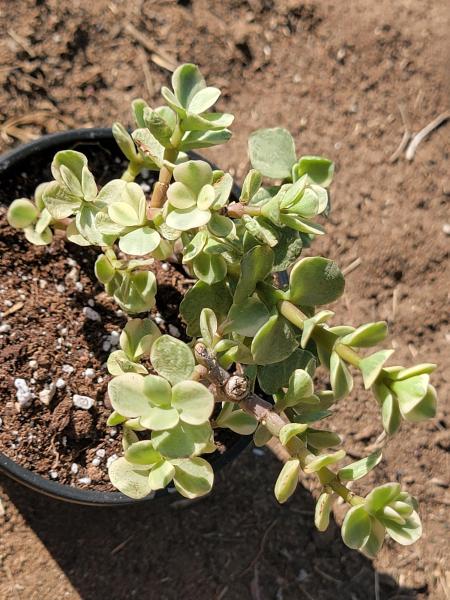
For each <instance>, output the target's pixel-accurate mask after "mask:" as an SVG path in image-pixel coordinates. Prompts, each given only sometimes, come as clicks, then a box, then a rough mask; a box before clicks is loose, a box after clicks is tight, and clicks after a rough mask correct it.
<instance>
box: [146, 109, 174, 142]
mask: <svg viewBox="0 0 450 600" xmlns="http://www.w3.org/2000/svg"><path fill="white" fill-rule="evenodd" d="M169 110H170V109H169ZM143 119H144V125H143V127H144V126H145V127H148V129H149V130H150V133H151V134H152V135H153V136H154V137H155V138H156V139H157V140H158V142H159V143H160V144H162V145H163V146H164V147H165V148H170V147H171V143H170V138H171V136H172V133H173V128H172V127H171V126H170V124H169V123H168V122H167V120H166V119H165V118H164V116H163V115H161V114H159V113H158V112H156V111H154V110H152V109H151V108H150V107H149V106H146V107H145V108H144V112H143Z"/></svg>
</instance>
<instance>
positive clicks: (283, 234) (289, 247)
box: [272, 227, 303, 272]
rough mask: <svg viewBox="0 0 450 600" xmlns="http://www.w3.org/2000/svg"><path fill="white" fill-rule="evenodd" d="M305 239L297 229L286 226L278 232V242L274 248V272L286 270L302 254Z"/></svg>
mask: <svg viewBox="0 0 450 600" xmlns="http://www.w3.org/2000/svg"><path fill="white" fill-rule="evenodd" d="M302 249H303V241H302V239H301V237H300V235H299V233H298V232H297V231H294V230H293V229H289V228H288V227H284V228H283V229H280V230H279V232H278V243H277V245H276V246H275V247H274V248H273V253H274V258H273V259H274V262H273V266H272V271H273V272H279V271H286V270H287V269H288V268H289V267H290V266H291V265H292V264H293V263H294V262H295V261H296V260H297V259H298V257H299V256H300V254H301V252H302Z"/></svg>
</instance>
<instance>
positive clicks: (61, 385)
mask: <svg viewBox="0 0 450 600" xmlns="http://www.w3.org/2000/svg"><path fill="white" fill-rule="evenodd" d="M55 385H56V387H57V388H58V390H62V389H63V388H65V387H66V382H65V381H64V379H62V377H59V378H58V379H57V380H56V383H55Z"/></svg>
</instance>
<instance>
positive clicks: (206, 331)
mask: <svg viewBox="0 0 450 600" xmlns="http://www.w3.org/2000/svg"><path fill="white" fill-rule="evenodd" d="M200 331H201V334H202V338H203V341H204V342H205V344H206V346H208V348H212V347H213V344H214V338H215V336H216V334H217V318H216V315H215V314H214V311H213V310H211V309H210V308H204V309H203V310H202V312H201V313H200Z"/></svg>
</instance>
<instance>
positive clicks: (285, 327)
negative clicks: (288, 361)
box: [251, 315, 298, 365]
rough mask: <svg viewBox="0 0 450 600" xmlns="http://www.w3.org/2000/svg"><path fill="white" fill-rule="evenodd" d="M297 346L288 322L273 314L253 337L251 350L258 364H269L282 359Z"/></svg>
mask: <svg viewBox="0 0 450 600" xmlns="http://www.w3.org/2000/svg"><path fill="white" fill-rule="evenodd" d="M297 347H298V342H297V339H296V336H295V332H294V330H293V328H292V327H291V325H290V323H289V322H288V321H287V320H286V319H285V318H284V317H282V316H280V315H273V316H272V317H270V319H269V320H268V321H267V323H265V324H264V325H263V326H262V327H261V329H260V330H259V331H258V332H257V334H256V335H255V337H254V338H253V341H252V346H251V352H252V355H253V358H254V360H255V362H256V363H257V364H258V365H269V364H272V363H277V362H280V361H282V360H284V359H285V358H287V357H288V356H289V355H290V354H292V352H294V350H296V348H297Z"/></svg>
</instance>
